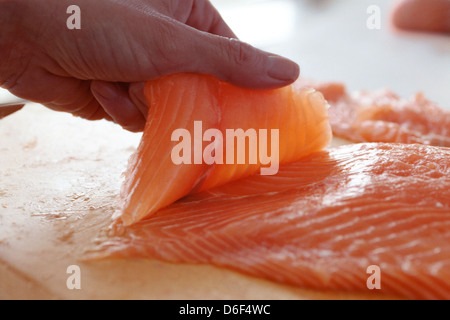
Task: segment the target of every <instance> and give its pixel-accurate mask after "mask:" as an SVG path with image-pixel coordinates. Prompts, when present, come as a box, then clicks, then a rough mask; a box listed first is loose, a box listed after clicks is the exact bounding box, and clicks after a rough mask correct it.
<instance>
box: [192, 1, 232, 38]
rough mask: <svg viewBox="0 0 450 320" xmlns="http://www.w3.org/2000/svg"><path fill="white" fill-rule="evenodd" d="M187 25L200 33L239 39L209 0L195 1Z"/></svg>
mask: <svg viewBox="0 0 450 320" xmlns="http://www.w3.org/2000/svg"><path fill="white" fill-rule="evenodd" d="M186 24H187V25H188V26H191V27H193V28H195V29H197V30H200V31H205V32H208V33H212V34H215V35H218V36H223V37H227V38H234V39H237V36H236V34H235V33H234V32H233V30H231V28H230V27H229V26H228V24H227V23H226V22H225V20H224V19H223V18H222V16H221V15H220V13H219V11H217V9H216V8H215V7H214V6H213V5H212V3H211V2H210V1H209V0H193V4H192V8H191V13H190V15H189V17H188V19H187V21H186Z"/></svg>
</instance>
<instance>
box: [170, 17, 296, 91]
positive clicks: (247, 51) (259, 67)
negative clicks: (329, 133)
mask: <svg viewBox="0 0 450 320" xmlns="http://www.w3.org/2000/svg"><path fill="white" fill-rule="evenodd" d="M176 28H177V29H178V28H179V29H178V30H176V31H174V32H172V35H176V36H175V37H173V36H172V41H175V43H177V44H178V45H177V46H169V48H168V49H167V50H166V49H164V50H163V52H165V53H166V57H168V58H167V59H166V61H172V62H174V61H176V63H173V64H172V65H168V64H166V65H165V66H164V68H163V69H164V72H163V73H165V74H167V73H175V72H196V73H202V74H210V75H213V76H216V77H217V78H219V79H222V80H224V81H227V82H230V83H233V84H235V85H237V86H241V87H247V88H254V89H269V88H277V87H282V86H285V85H288V84H290V83H292V82H294V81H295V80H296V79H297V78H298V77H299V74H300V68H299V66H298V65H297V64H296V63H295V62H293V61H291V60H288V59H286V58H283V57H281V56H278V55H274V54H271V53H268V52H264V51H262V50H259V49H257V48H254V47H253V46H251V45H249V44H247V43H244V42H241V41H239V40H237V39H232V38H227V37H222V36H218V35H214V34H211V33H207V32H203V31H199V30H196V29H194V28H190V27H188V26H185V25H181V24H180V25H177V26H176Z"/></svg>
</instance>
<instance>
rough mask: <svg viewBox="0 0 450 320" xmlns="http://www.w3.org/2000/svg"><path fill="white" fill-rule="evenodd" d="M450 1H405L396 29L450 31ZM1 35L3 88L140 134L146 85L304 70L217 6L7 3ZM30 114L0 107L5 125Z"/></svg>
mask: <svg viewBox="0 0 450 320" xmlns="http://www.w3.org/2000/svg"><path fill="white" fill-rule="evenodd" d="M449 3H450V0H401V1H399V2H398V4H397V6H396V8H395V10H394V13H393V22H394V25H397V26H399V27H401V28H409V29H419V30H420V29H422V30H423V29H426V30H428V31H438V32H449V31H450V26H449V21H450V19H448V17H450V5H449ZM72 4H76V5H78V6H79V7H80V8H81V10H82V29H81V30H69V29H68V28H67V27H66V20H67V18H68V15H67V13H66V10H67V7H69V6H70V5H72ZM429 12H431V13H430V14H428V13H429ZM415 13H416V14H415ZM425 13H427V14H425ZM435 13H439V14H435ZM430 17H431V18H430ZM0 30H1V32H0V85H1V86H2V87H3V88H6V89H8V90H9V91H10V92H11V93H13V94H15V95H16V96H19V97H21V98H24V99H27V100H30V101H34V102H38V103H41V104H43V105H45V106H47V107H49V108H51V109H53V110H57V111H65V112H69V113H72V114H74V115H76V116H79V117H82V118H85V119H89V120H99V119H107V120H111V121H114V122H116V123H118V124H119V125H121V126H122V127H123V128H125V129H127V130H130V131H141V130H143V128H144V125H145V121H146V115H147V107H146V103H145V102H144V100H145V99H144V97H143V93H142V88H143V83H144V82H145V81H146V80H150V79H155V78H157V77H160V76H162V75H166V74H170V73H176V72H197V73H204V74H211V75H214V76H216V77H218V78H220V79H222V80H225V81H228V82H231V83H233V84H235V85H238V86H242V87H247V88H254V89H269V88H277V87H281V86H284V85H288V84H290V83H292V82H293V81H295V80H296V79H297V78H298V76H299V72H300V70H299V67H298V65H297V64H296V63H294V62H292V61H290V60H288V59H285V58H283V57H280V56H276V55H273V54H270V53H267V52H264V51H261V50H258V49H256V48H254V47H252V46H250V45H248V44H246V43H243V42H240V41H239V40H238V39H237V38H236V36H235V34H234V33H233V31H232V30H231V29H230V28H229V27H228V26H227V24H226V23H225V22H224V20H223V19H222V18H221V16H220V14H219V13H218V12H217V10H216V9H215V8H214V7H213V6H212V5H211V3H210V2H209V1H207V0H95V1H93V0H77V1H72V0H34V1H31V0H0ZM21 107H22V106H13V107H10V108H6V109H5V108H2V109H0V119H1V118H2V117H5V116H7V115H9V114H11V113H13V112H15V111H17V110H19V109H20V108H21Z"/></svg>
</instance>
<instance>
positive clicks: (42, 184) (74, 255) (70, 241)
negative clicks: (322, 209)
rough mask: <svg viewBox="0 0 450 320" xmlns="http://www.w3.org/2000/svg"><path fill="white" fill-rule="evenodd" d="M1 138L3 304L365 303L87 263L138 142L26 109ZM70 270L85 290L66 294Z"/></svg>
mask: <svg viewBox="0 0 450 320" xmlns="http://www.w3.org/2000/svg"><path fill="white" fill-rule="evenodd" d="M0 136H1V137H2V139H1V140H0V153H1V157H0V181H1V183H0V299H317V298H333V299H338V298H357V297H359V298H361V297H365V298H367V297H369V296H370V292H368V296H360V295H358V296H351V295H348V294H343V293H324V292H314V291H308V290H302V289H299V288H294V287H289V286H284V285H280V284H277V283H272V282H269V281H265V280H261V279H257V278H252V277H248V276H244V275H241V274H239V273H236V272H233V271H229V270H225V269H220V268H216V267H213V266H207V265H179V264H178V265H177V264H169V263H164V262H161V261H154V260H137V259H136V260H134V259H129V260H102V261H95V262H87V261H84V254H85V252H86V250H88V249H89V248H90V247H91V246H92V245H93V244H94V243H95V242H96V238H97V237H98V236H99V234H100V233H101V232H104V231H105V230H106V229H107V228H108V226H109V225H110V223H111V215H112V213H113V212H114V210H115V206H116V202H115V201H116V198H117V196H118V193H119V191H120V185H121V183H122V181H123V177H122V172H123V171H124V170H125V168H126V165H127V160H128V158H129V156H130V155H131V154H132V153H133V151H134V150H135V149H136V146H137V145H138V142H139V140H140V137H141V136H140V134H132V133H129V132H126V131H124V130H122V129H121V128H119V127H118V126H116V125H114V124H111V123H108V122H106V121H98V122H88V121H85V120H82V119H79V118H75V117H72V116H71V115H68V114H63V113H57V112H53V111H50V110H47V109H45V108H44V107H42V106H40V105H28V106H26V107H25V109H23V110H21V111H19V112H18V113H16V114H14V115H12V116H10V117H7V118H5V119H3V120H0ZM336 143H338V142H336ZM71 266H78V267H79V275H80V277H79V280H80V285H81V289H76V288H75V289H73V288H72V286H71V285H69V286H68V285H67V282H68V280H69V283H73V282H71V280H70V279H69V278H70V277H71V276H72V275H74V273H72V272H71V273H68V271H71V269H68V268H69V267H71Z"/></svg>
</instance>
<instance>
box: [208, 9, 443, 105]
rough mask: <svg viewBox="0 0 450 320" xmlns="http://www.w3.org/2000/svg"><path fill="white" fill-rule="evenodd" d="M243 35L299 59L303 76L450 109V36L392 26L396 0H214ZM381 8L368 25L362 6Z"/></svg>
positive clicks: (243, 37) (265, 47) (263, 45)
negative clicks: (421, 98) (374, 23)
mask: <svg viewBox="0 0 450 320" xmlns="http://www.w3.org/2000/svg"><path fill="white" fill-rule="evenodd" d="M212 2H213V4H214V5H215V6H216V7H217V8H218V10H219V11H220V12H221V14H222V16H223V17H224V19H225V20H226V21H227V23H228V24H229V25H230V26H231V28H232V29H233V30H234V31H235V33H236V34H237V35H238V37H239V38H240V39H241V40H244V41H246V42H248V43H250V44H252V45H254V46H256V47H258V48H261V49H264V50H267V51H271V52H274V53H277V54H281V55H284V56H286V57H288V58H290V59H292V60H294V61H296V62H297V63H299V64H300V67H301V70H302V71H301V72H302V76H303V77H306V78H313V79H315V80H330V81H342V82H344V83H346V84H347V86H348V88H349V89H350V90H352V91H353V90H364V89H367V90H375V89H379V88H384V87H389V88H391V89H392V90H393V91H394V92H396V93H397V94H399V95H401V96H402V97H410V96H411V95H413V94H414V93H416V92H418V91H422V92H424V93H425V94H426V96H427V97H428V98H429V99H430V100H432V101H435V102H436V103H438V104H439V105H440V106H442V107H444V108H448V109H450V36H448V35H436V34H424V33H412V32H405V31H398V30H395V29H394V28H393V27H392V26H391V25H390V19H389V17H390V12H391V9H392V6H393V4H394V0H353V1H350V0H212ZM371 6H376V7H378V8H379V9H380V13H381V14H380V17H381V20H380V21H381V25H380V29H372V30H371V29H369V28H368V27H367V21H368V19H369V18H370V17H371V14H369V13H368V8H369V7H371Z"/></svg>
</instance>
